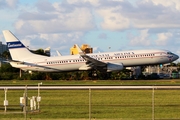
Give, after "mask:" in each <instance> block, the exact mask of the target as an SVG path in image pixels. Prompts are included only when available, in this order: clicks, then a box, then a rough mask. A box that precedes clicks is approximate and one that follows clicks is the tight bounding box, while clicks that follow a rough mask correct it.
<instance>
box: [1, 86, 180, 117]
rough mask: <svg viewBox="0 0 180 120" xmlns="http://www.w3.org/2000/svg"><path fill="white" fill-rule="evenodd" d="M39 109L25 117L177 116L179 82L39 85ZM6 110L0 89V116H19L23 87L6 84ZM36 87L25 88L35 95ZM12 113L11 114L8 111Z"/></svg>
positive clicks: (179, 100)
mask: <svg viewBox="0 0 180 120" xmlns="http://www.w3.org/2000/svg"><path fill="white" fill-rule="evenodd" d="M40 88H41V91H39V92H40V93H39V94H40V96H41V98H42V100H41V102H40V112H37V111H36V112H34V113H33V111H31V109H30V101H29V102H27V116H26V117H27V118H34V119H84V120H86V119H87V120H88V119H89V120H94V119H95V120H96V119H97V120H98V119H107V120H116V119H117V120H119V119H121V120H129V119H133V120H155V119H180V114H179V111H180V91H179V90H180V86H85V87H84V86H80V87H78V86H69V87H58V88H54V87H53V88H52V89H50V88H47V87H46V89H45V87H44V88H43V87H40ZM6 92H7V96H6V99H7V100H8V106H6V107H7V108H6V109H7V111H6V112H4V109H5V108H4V107H5V106H4V105H3V101H4V97H5V96H4V91H3V90H1V92H0V96H1V97H0V101H2V105H0V112H1V113H2V115H1V116H0V118H11V117H12V118H15V117H17V118H23V117H24V115H25V114H24V113H23V112H21V113H20V114H22V113H23V114H22V115H17V114H15V113H18V112H20V111H21V107H20V97H21V96H23V93H24V90H22V89H16V90H14V89H13V90H12V89H10V88H8V91H6ZM37 92H38V89H37V88H33V89H27V96H28V98H31V96H37V95H38V94H37ZM8 113H12V114H8Z"/></svg>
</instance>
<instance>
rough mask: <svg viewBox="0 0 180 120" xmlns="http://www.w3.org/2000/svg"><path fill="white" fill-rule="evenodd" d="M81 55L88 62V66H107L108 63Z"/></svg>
mask: <svg viewBox="0 0 180 120" xmlns="http://www.w3.org/2000/svg"><path fill="white" fill-rule="evenodd" d="M80 55H81V57H82V58H83V59H85V60H86V61H87V62H86V64H89V65H91V66H99V67H105V66H106V65H107V63H105V62H102V61H100V60H97V59H95V58H92V57H90V56H88V55H86V54H82V53H81V54H80Z"/></svg>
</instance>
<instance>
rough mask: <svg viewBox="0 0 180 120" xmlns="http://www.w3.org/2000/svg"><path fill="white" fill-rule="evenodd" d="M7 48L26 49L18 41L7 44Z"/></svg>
mask: <svg viewBox="0 0 180 120" xmlns="http://www.w3.org/2000/svg"><path fill="white" fill-rule="evenodd" d="M7 46H8V48H9V49H11V48H23V47H25V46H24V45H23V44H22V43H21V42H20V41H17V42H7Z"/></svg>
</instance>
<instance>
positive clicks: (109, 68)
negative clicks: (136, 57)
mask: <svg viewBox="0 0 180 120" xmlns="http://www.w3.org/2000/svg"><path fill="white" fill-rule="evenodd" d="M123 68H124V67H123V64H122V63H108V64H107V72H112V71H118V70H122V69H123Z"/></svg>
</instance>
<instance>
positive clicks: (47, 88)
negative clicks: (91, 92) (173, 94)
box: [0, 85, 180, 90]
mask: <svg viewBox="0 0 180 120" xmlns="http://www.w3.org/2000/svg"><path fill="white" fill-rule="evenodd" d="M26 87H27V89H28V90H37V89H41V90H78V89H79V90H82V89H84V90H88V89H100V90H103V89H104V90H107V89H110V90H112V89H137V90H138V89H180V86H114V85H113V86H112V85H109V86H107V85H106V86H78V85H77V86H61V85H57V86H54V85H53V86H43V85H41V86H39V87H38V86H32V85H30V86H28V85H27V86H22V85H21V86H14V85H13V86H0V89H1V90H4V89H8V90H24V89H26Z"/></svg>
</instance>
